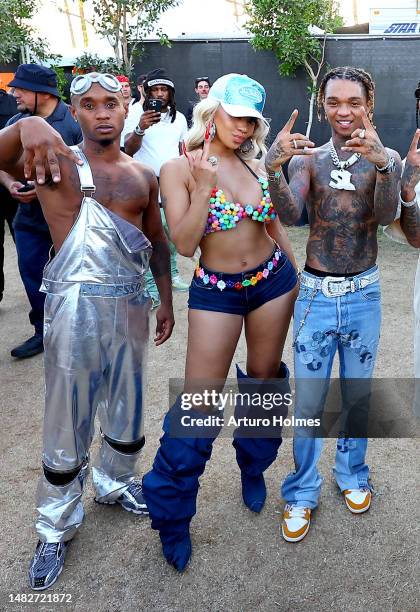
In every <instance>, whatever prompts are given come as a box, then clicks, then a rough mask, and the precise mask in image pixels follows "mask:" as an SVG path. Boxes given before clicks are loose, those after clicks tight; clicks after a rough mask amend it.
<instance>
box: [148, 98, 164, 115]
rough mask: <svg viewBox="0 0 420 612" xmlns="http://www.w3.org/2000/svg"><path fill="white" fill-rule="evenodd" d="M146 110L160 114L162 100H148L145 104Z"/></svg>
mask: <svg viewBox="0 0 420 612" xmlns="http://www.w3.org/2000/svg"><path fill="white" fill-rule="evenodd" d="M146 110H152V111H155V113H160V112H161V110H162V100H154V99H151V100H148V101H147V104H146Z"/></svg>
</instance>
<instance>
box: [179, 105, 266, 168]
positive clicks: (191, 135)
mask: <svg viewBox="0 0 420 612" xmlns="http://www.w3.org/2000/svg"><path fill="white" fill-rule="evenodd" d="M219 106H220V102H219V100H215V99H214V98H210V97H208V98H205V99H204V100H201V102H199V103H198V104H196V106H195V107H194V111H193V124H192V127H191V129H189V130H188V133H187V137H186V139H185V146H186V148H187V151H195V149H200V148H201V147H202V146H203V142H204V135H205V133H206V127H207V124H208V123H209V121H212V119H213V118H214V115H215V114H216V111H217V109H218V108H219ZM269 130H270V127H269V125H268V122H267V121H266V120H265V119H257V120H256V124H255V130H254V133H253V134H252V137H251V140H252V144H253V145H254V148H253V149H251V150H250V151H249V152H248V153H242V151H241V150H240V149H237V152H238V155H239V156H240V157H241V158H242V159H254V158H255V157H257V156H258V154H259V153H260V152H261V154H262V155H263V156H265V154H266V153H267V147H266V145H265V140H266V138H267V135H268V132H269Z"/></svg>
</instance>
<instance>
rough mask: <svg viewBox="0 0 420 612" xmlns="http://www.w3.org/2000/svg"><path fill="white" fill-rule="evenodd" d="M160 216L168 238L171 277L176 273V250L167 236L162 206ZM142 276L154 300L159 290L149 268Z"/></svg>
mask: <svg viewBox="0 0 420 612" xmlns="http://www.w3.org/2000/svg"><path fill="white" fill-rule="evenodd" d="M160 216H161V218H162V225H163V229H164V230H165V234H166V237H167V238H168V243H169V253H170V256H171V277H172V278H174V276H177V275H178V266H177V263H176V255H177V251H176V247H175V245H174V243H173V242H171V239H170V236H169V228H168V224H167V223H166V217H165V211H164V210H163V208H161V209H160ZM144 278H145V283H146V290H147V293H148V294H149V295H150V297H151V298H153V299H154V300H158V299H159V291H158V288H157V286H156V283H155V279H154V278H153V274H152V272H151V271H150V268H149V269H148V270H147V272H146V275H145V277H144Z"/></svg>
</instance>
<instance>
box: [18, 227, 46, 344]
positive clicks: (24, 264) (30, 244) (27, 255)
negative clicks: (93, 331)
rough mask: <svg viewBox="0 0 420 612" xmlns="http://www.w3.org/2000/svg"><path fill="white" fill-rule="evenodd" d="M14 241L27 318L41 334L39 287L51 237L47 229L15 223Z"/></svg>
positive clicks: (41, 299)
mask: <svg viewBox="0 0 420 612" xmlns="http://www.w3.org/2000/svg"><path fill="white" fill-rule="evenodd" d="M15 241H16V251H17V256H18V266H19V272H20V276H21V278H22V282H23V284H24V287H25V291H26V294H27V296H28V299H29V303H30V304H31V311H30V313H29V320H30V322H31V324H32V325H33V326H34V327H35V333H36V334H38V335H40V336H42V333H43V328H44V302H45V293H41V291H40V290H39V288H40V286H41V282H42V272H43V270H44V267H45V265H46V264H47V262H48V257H49V251H50V248H51V246H52V242H51V237H50V234H49V233H48V231H47V232H45V231H42V230H38V229H37V228H23V227H22V228H21V227H19V226H18V225H17V224H16V225H15Z"/></svg>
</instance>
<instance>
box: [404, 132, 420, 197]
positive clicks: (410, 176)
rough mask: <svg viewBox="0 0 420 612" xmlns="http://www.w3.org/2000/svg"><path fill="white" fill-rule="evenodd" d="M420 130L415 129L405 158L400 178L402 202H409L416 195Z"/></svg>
mask: <svg viewBox="0 0 420 612" xmlns="http://www.w3.org/2000/svg"><path fill="white" fill-rule="evenodd" d="M419 140H420V130H416V132H415V134H414V137H413V140H412V141H411V145H410V148H409V150H408V153H407V158H406V160H405V167H404V172H403V175H402V178H401V197H402V199H403V200H404V202H411V201H412V200H414V198H415V196H416V192H415V187H416V185H417V183H418V182H419V181H420V151H419V150H418V148H419Z"/></svg>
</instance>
